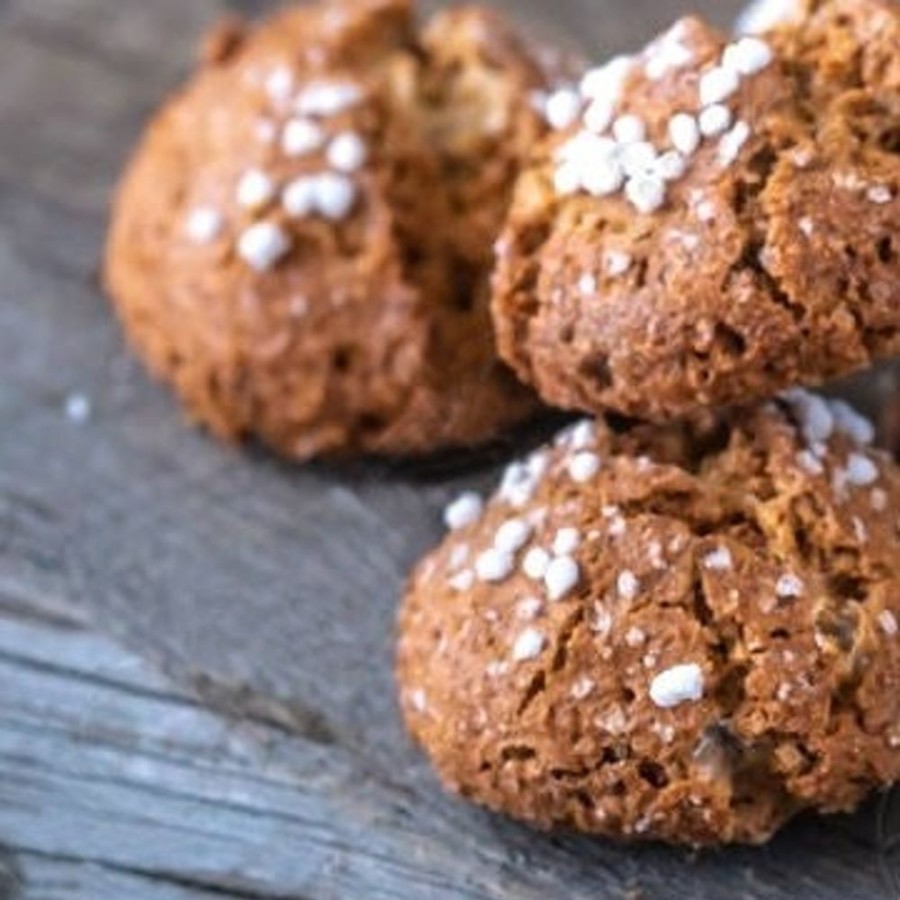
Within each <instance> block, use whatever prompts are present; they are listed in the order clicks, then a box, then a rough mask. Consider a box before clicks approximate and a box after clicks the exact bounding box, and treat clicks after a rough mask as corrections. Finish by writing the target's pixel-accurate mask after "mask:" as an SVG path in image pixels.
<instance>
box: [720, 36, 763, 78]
mask: <svg viewBox="0 0 900 900" xmlns="http://www.w3.org/2000/svg"><path fill="white" fill-rule="evenodd" d="M774 58H775V54H774V53H773V52H772V48H771V47H770V46H769V45H768V44H767V43H766V42H765V41H764V40H762V39H760V38H757V37H743V38H741V39H740V40H738V41H737V42H736V43H734V44H731V45H729V46H728V47H726V48H725V52H724V53H723V54H722V65H724V66H725V67H726V68H727V69H732V70H733V71H734V72H736V73H737V74H738V75H743V76H744V77H749V76H751V75H755V74H756V73H757V72H761V71H762V70H763V69H765V68H766V67H767V66H768V65H769V64H770V63H771V62H772V60H773V59H774Z"/></svg>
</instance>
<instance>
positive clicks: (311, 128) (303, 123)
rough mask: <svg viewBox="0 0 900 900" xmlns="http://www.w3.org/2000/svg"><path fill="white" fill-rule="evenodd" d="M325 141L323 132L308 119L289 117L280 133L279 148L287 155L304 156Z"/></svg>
mask: <svg viewBox="0 0 900 900" xmlns="http://www.w3.org/2000/svg"><path fill="white" fill-rule="evenodd" d="M324 143H325V133H324V132H323V131H322V129H321V128H320V127H319V125H317V124H316V123H315V122H312V121H310V120H309V119H291V120H290V121H289V122H288V123H287V125H285V126H284V131H283V132H282V133H281V149H282V150H283V151H284V153H285V154H286V155H287V156H306V155H307V154H308V153H314V152H315V151H316V150H318V149H319V148H320V147H321V146H322V145H323V144H324Z"/></svg>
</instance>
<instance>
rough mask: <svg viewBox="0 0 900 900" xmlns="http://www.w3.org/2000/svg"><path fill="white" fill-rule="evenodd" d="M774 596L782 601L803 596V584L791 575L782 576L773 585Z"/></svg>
mask: <svg viewBox="0 0 900 900" xmlns="http://www.w3.org/2000/svg"><path fill="white" fill-rule="evenodd" d="M775 594H776V595H777V596H778V597H780V598H781V599H782V600H789V599H791V598H793V597H802V596H803V582H802V581H801V580H800V579H799V578H798V577H797V576H796V575H793V574H787V575H782V576H781V578H779V579H778V582H777V583H776V585H775Z"/></svg>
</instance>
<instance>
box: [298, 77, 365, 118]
mask: <svg viewBox="0 0 900 900" xmlns="http://www.w3.org/2000/svg"><path fill="white" fill-rule="evenodd" d="M361 100H362V91H360V89H359V88H358V87H357V86H356V85H354V84H349V83H346V82H329V81H315V82H312V83H311V84H309V85H307V86H306V88H304V90H303V91H302V92H301V94H300V96H299V97H298V98H297V102H296V109H297V111H298V112H299V113H301V114H302V115H307V116H325V117H328V116H336V115H339V114H340V113H342V112H345V111H346V110H348V109H351V108H352V107H354V106H356V105H357V104H358V103H359V102H360V101H361Z"/></svg>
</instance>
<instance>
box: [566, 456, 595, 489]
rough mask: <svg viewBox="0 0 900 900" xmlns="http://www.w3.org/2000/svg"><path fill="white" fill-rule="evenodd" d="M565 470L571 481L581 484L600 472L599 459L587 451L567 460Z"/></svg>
mask: <svg viewBox="0 0 900 900" xmlns="http://www.w3.org/2000/svg"><path fill="white" fill-rule="evenodd" d="M567 468H568V471H569V476H570V477H571V478H572V480H573V481H576V482H578V483H579V484H583V483H584V482H586V481H590V479H591V478H593V477H594V476H595V475H596V474H597V472H599V471H600V457H599V456H597V454H596V453H590V452H587V451H585V452H582V453H577V454H576V455H575V456H573V457H572V459H570V460H569V464H568V467H567Z"/></svg>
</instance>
